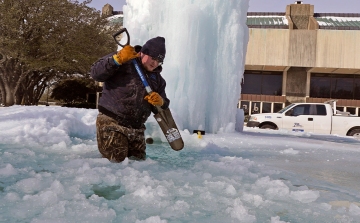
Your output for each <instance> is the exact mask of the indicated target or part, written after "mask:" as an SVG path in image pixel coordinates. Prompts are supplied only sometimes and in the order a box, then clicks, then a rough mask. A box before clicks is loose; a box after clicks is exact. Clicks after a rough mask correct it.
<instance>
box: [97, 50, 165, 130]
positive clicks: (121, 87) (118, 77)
mask: <svg viewBox="0 0 360 223" xmlns="http://www.w3.org/2000/svg"><path fill="white" fill-rule="evenodd" d="M115 53H116V52H114V53H111V54H109V55H107V56H105V57H103V58H101V59H100V60H98V61H97V62H95V63H94V64H93V65H92V67H91V77H92V78H93V79H95V80H96V81H99V82H104V83H103V90H102V95H101V97H100V100H99V104H98V107H99V111H100V112H102V111H107V112H108V113H109V112H110V114H111V115H112V114H114V115H116V120H117V121H118V122H119V124H120V125H122V126H126V127H129V128H136V129H138V128H141V127H142V126H143V124H144V123H145V122H146V120H147V118H148V117H149V116H150V114H151V112H153V113H157V110H156V108H155V107H154V106H153V105H151V104H150V103H149V102H147V101H146V100H145V99H144V97H145V96H146V95H147V92H146V90H145V87H144V85H143V83H142V82H141V79H140V77H139V75H138V73H137V71H136V69H135V67H134V65H133V64H132V62H131V61H129V62H126V63H124V64H122V65H120V66H118V65H116V64H115V62H114V60H113V58H112V56H113V55H114V54H115ZM138 63H139V65H140V67H141V61H140V60H138ZM161 70H162V67H161V66H159V67H157V68H156V69H155V70H154V71H153V72H151V73H150V72H147V71H146V70H145V69H143V73H144V74H145V77H146V78H147V82H148V83H149V85H150V87H151V89H152V90H153V91H155V92H157V93H159V94H160V95H161V97H162V98H163V99H164V105H163V106H162V108H163V109H166V108H167V107H168V106H169V103H170V100H169V99H168V98H167V96H166V94H165V86H166V82H165V80H164V79H163V77H162V76H161V75H160V72H161ZM103 113H104V114H106V112H103ZM113 118H114V117H113Z"/></svg>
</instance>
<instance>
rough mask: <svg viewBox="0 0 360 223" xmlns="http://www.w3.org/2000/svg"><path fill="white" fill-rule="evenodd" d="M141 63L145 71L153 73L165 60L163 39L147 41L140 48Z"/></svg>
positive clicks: (156, 38) (157, 38)
mask: <svg viewBox="0 0 360 223" xmlns="http://www.w3.org/2000/svg"><path fill="white" fill-rule="evenodd" d="M140 52H141V62H142V64H143V66H144V67H145V69H146V70H147V71H153V70H154V69H155V68H157V67H158V66H159V65H161V64H162V63H163V61H164V59H165V54H166V49H165V38H164V37H160V36H158V37H155V38H152V39H150V40H148V41H147V42H146V43H145V44H144V46H143V47H142V48H141V51H140Z"/></svg>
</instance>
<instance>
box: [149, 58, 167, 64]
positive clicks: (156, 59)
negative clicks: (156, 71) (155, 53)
mask: <svg viewBox="0 0 360 223" xmlns="http://www.w3.org/2000/svg"><path fill="white" fill-rule="evenodd" d="M149 57H151V59H152V60H155V61H156V62H158V64H159V66H160V65H162V64H163V63H164V62H163V61H161V60H159V58H156V57H152V56H149Z"/></svg>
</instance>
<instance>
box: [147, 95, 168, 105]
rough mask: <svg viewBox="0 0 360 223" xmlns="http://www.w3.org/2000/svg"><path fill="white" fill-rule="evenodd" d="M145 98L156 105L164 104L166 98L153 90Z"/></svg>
mask: <svg viewBox="0 0 360 223" xmlns="http://www.w3.org/2000/svg"><path fill="white" fill-rule="evenodd" d="M144 99H145V100H147V101H148V102H149V103H150V104H152V105H154V106H162V105H163V104H164V100H163V99H162V97H161V96H160V95H159V94H158V93H156V92H151V94H149V95H147V96H145V98H144Z"/></svg>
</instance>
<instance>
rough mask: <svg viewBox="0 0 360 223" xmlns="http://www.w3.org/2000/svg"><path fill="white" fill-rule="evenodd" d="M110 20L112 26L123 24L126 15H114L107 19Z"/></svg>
mask: <svg viewBox="0 0 360 223" xmlns="http://www.w3.org/2000/svg"><path fill="white" fill-rule="evenodd" d="M107 19H108V20H109V23H110V25H112V24H120V25H122V24H123V20H124V15H123V14H117V15H113V16H110V17H108V18H107Z"/></svg>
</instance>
